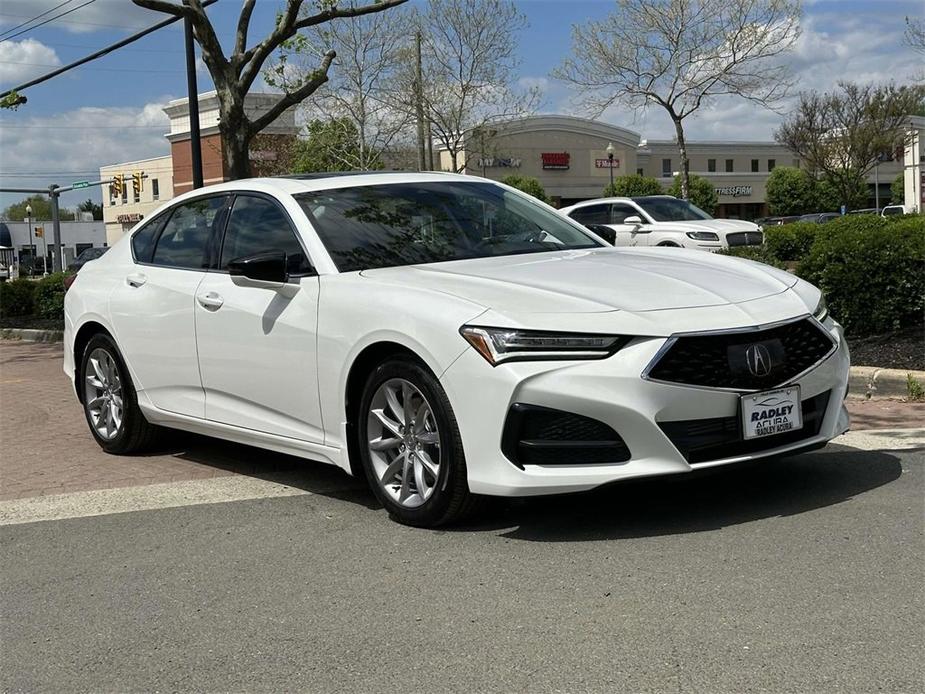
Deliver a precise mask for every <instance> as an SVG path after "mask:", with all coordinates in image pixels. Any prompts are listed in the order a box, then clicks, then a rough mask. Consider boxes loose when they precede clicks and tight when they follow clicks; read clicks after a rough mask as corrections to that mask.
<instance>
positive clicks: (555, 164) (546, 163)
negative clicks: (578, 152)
mask: <svg viewBox="0 0 925 694" xmlns="http://www.w3.org/2000/svg"><path fill="white" fill-rule="evenodd" d="M540 158H541V159H542V161H543V168H544V169H560V170H565V169H568V164H569V158H570V157H569V153H568V152H543V153H542V154H540Z"/></svg>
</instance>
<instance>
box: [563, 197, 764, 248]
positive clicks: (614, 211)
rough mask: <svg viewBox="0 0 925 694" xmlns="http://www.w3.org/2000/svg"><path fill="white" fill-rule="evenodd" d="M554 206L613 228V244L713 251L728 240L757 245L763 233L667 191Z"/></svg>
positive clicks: (589, 223) (578, 218) (732, 243)
mask: <svg viewBox="0 0 925 694" xmlns="http://www.w3.org/2000/svg"><path fill="white" fill-rule="evenodd" d="M559 212H560V213H561V214H563V215H565V216H567V217H569V218H570V219H574V220H575V221H576V222H580V223H581V224H584V225H585V226H587V227H589V228H590V227H594V228H593V229H592V230H594V231H601V230H599V229H597V227H601V226H603V227H607V228H609V229H611V230H612V231H613V239H610V238H608V239H607V240H608V241H611V242H612V243H613V244H614V245H615V246H669V247H675V248H678V247H681V248H697V249H700V250H707V251H718V250H720V249H721V248H729V247H730V246H760V245H761V244H762V243H764V234H763V233H762V232H761V229H760V228H759V227H758V225H757V224H754V223H752V222H745V221H740V220H733V219H713V217H711V216H710V215H708V214H707V213H706V212H704V211H703V210H701V209H700V208H699V207H697V206H696V205H692V204H691V203H689V202H688V201H686V200H679V199H678V198H675V197H673V196H671V195H648V196H645V197H638V198H601V199H598V200H585V201H584V202H580V203H578V204H577V205H572V206H570V207H564V208H562V209H561V210H559Z"/></svg>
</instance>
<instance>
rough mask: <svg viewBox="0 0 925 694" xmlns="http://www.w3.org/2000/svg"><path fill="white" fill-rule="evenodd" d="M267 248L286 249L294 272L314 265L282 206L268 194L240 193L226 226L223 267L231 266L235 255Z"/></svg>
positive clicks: (225, 268)
mask: <svg viewBox="0 0 925 694" xmlns="http://www.w3.org/2000/svg"><path fill="white" fill-rule="evenodd" d="M267 251H283V252H284V253H285V254H286V265H287V269H288V270H289V273H290V274H299V273H305V272H309V271H311V269H312V266H311V263H310V262H309V261H308V257H307V256H306V254H305V250H304V249H303V248H302V244H300V243H299V239H298V238H296V235H295V232H293V230H292V226H291V225H290V223H289V219H288V218H287V217H286V215H285V214H284V213H283V211H282V210H281V209H280V208H279V206H278V205H276V204H275V203H273V202H271V201H270V200H266V199H265V198H258V197H252V196H249V195H239V196H238V197H236V198H235V201H234V207H233V208H232V210H231V216H230V217H229V218H228V227H227V228H226V229H225V240H224V242H223V243H222V260H221V264H220V267H221V269H222V270H227V269H228V263H229V262H230V261H232V260H234V259H235V258H240V257H242V256H246V255H253V254H255V253H264V252H267Z"/></svg>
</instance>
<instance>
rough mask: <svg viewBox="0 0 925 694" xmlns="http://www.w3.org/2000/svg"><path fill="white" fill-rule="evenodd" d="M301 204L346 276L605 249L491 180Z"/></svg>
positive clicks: (369, 189)
mask: <svg viewBox="0 0 925 694" xmlns="http://www.w3.org/2000/svg"><path fill="white" fill-rule="evenodd" d="M296 199H297V200H298V201H299V204H300V205H301V206H302V209H303V210H305V212H306V214H307V215H308V217H309V219H310V220H311V222H312V224H313V225H314V227H315V230H316V231H317V232H318V236H319V237H320V238H321V241H322V242H323V243H324V245H325V247H326V248H327V250H328V253H330V255H331V258H332V259H333V260H334V263H335V264H336V265H337V268H338V270H340V271H341V272H349V271H354V270H365V269H368V268H380V267H394V266H397V265H416V264H420V263H438V262H442V261H447V260H462V259H466V258H485V257H490V256H500V255H515V254H520V253H541V252H546V251H559V250H568V249H580V248H598V247H600V246H601V243H600V242H598V241H596V240H595V239H593V238H591V237H590V236H588V235H587V234H584V233H582V232H581V230H579V229H578V228H576V227H575V226H573V225H572V224H571V223H570V222H568V221H566V220H565V219H563V218H561V217H559V216H558V215H557V214H555V213H554V212H550V211H548V210H546V209H544V208H543V207H542V206H540V205H539V204H537V203H535V202H533V201H532V199H531V198H530V197H528V196H526V195H524V194H520V193H513V192H511V191H508V190H505V189H504V188H502V187H501V186H498V185H495V184H493V183H475V182H463V181H446V182H427V183H390V184H386V185H376V186H357V187H352V188H340V189H333V190H320V191H314V192H311V193H305V194H302V195H297V196H296Z"/></svg>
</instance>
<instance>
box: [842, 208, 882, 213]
mask: <svg viewBox="0 0 925 694" xmlns="http://www.w3.org/2000/svg"><path fill="white" fill-rule="evenodd" d="M847 214H880V210H879V209H878V208H876V207H864V208H862V209H860V210H848V212H847Z"/></svg>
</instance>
